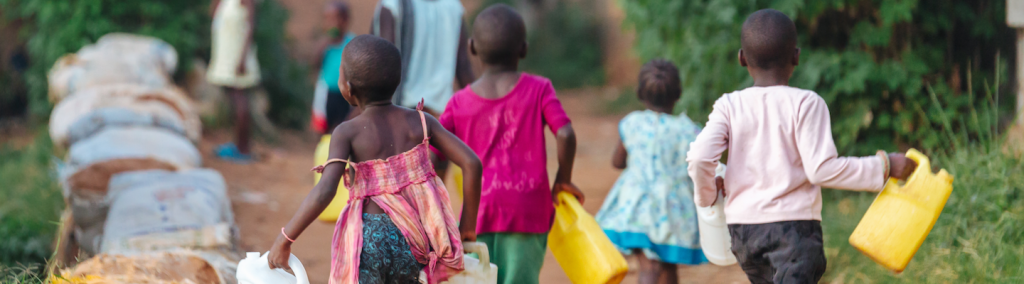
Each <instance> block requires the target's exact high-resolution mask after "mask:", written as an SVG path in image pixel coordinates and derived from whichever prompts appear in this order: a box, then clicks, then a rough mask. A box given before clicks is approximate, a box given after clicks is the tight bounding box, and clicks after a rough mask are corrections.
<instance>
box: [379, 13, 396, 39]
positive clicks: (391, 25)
mask: <svg viewBox="0 0 1024 284" xmlns="http://www.w3.org/2000/svg"><path fill="white" fill-rule="evenodd" d="M378 21H380V23H378V25H380V37H381V38H384V39H386V40H387V41H390V42H391V43H395V16H394V14H391V10H390V9H388V8H380V18H379V19H378Z"/></svg>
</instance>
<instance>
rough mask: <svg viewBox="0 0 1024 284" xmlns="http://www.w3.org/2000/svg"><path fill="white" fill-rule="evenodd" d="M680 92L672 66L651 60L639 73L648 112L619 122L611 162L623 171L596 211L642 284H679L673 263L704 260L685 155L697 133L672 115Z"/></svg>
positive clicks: (683, 118)
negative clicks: (633, 261) (633, 262)
mask: <svg viewBox="0 0 1024 284" xmlns="http://www.w3.org/2000/svg"><path fill="white" fill-rule="evenodd" d="M681 94H682V87H681V85H680V80H679V71H678V70H677V69H676V67H675V65H673V64H672V63H670V62H668V61H664V60H657V59H656V60H652V61H651V62H648V63H647V64H645V65H644V66H643V68H642V69H641V70H640V80H639V86H638V87H637V96H638V97H639V99H640V101H641V102H642V103H643V104H644V106H645V107H646V108H647V109H646V110H641V111H634V112H632V113H630V114H629V115H627V116H626V117H625V118H623V119H622V121H621V122H619V135H620V137H619V138H620V139H621V140H620V142H619V146H618V147H617V149H616V150H615V156H614V157H613V158H612V164H613V165H614V166H615V167H616V168H619V169H624V171H622V174H621V175H620V176H619V180H618V181H617V182H616V183H615V186H614V187H613V188H612V190H611V192H610V193H609V194H608V197H607V198H606V199H605V200H604V205H602V206H601V211H600V212H598V213H597V221H598V223H600V224H601V228H602V229H604V232H605V234H607V235H608V238H609V239H611V240H612V242H613V243H615V245H616V246H617V247H618V248H619V250H621V251H622V252H623V253H624V254H626V255H636V256H637V257H638V259H639V261H640V275H639V276H640V279H639V280H640V283H658V278H660V277H661V276H666V277H667V278H668V280H669V283H676V281H678V276H677V275H676V265H680V264H687V265H697V264H701V263H704V262H707V259H706V258H704V254H703V253H702V252H701V250H700V240H699V236H698V234H697V215H696V214H697V213H696V210H695V208H694V203H693V182H691V181H690V177H689V175H687V171H686V166H687V163H686V151H687V150H689V146H690V142H692V141H693V140H694V139H695V138H696V137H697V133H698V132H700V127H699V126H697V125H696V124H694V123H693V121H690V119H689V118H687V117H686V115H678V116H676V115H672V108H673V106H675V104H676V101H678V100H679V97H680V96H681Z"/></svg>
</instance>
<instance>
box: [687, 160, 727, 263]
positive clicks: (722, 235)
mask: <svg viewBox="0 0 1024 284" xmlns="http://www.w3.org/2000/svg"><path fill="white" fill-rule="evenodd" d="M715 176H716V177H724V176H725V165H722V164H718V168H716V169H715ZM694 194H696V192H694ZM717 198H718V199H716V201H715V204H714V205H711V206H709V207H700V206H697V230H698V231H699V232H700V233H699V234H700V247H701V250H703V251H704V257H706V258H707V259H708V261H710V262H711V263H714V264H717V265H721V266H726V265H733V264H735V263H736V256H735V255H733V254H732V237H731V236H730V235H729V227H728V225H727V224H726V223H725V196H723V195H722V193H721V192H719V193H718V197H717Z"/></svg>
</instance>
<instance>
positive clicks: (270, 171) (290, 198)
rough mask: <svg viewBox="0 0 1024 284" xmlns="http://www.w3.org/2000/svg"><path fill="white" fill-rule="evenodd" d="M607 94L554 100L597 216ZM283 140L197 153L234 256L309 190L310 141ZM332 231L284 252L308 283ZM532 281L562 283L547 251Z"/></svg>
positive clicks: (260, 244) (316, 276)
mask: <svg viewBox="0 0 1024 284" xmlns="http://www.w3.org/2000/svg"><path fill="white" fill-rule="evenodd" d="M599 93H608V94H606V95H599ZM614 93H616V92H599V91H576V92H572V93H571V94H567V95H563V96H562V101H563V104H564V105H565V108H566V111H567V112H568V113H569V116H570V117H571V118H572V120H573V127H574V128H575V130H576V135H577V139H578V141H579V142H578V144H579V146H578V147H577V153H576V164H575V166H574V168H573V171H574V174H573V176H574V177H573V181H574V182H575V183H576V185H578V186H579V187H580V188H581V189H582V190H583V191H584V193H585V194H586V195H587V200H586V203H585V204H584V207H585V208H586V209H587V211H589V212H590V213H591V214H594V213H597V210H598V209H600V207H601V203H602V202H603V200H604V198H605V195H607V193H608V191H609V190H610V189H611V186H612V184H613V183H614V182H615V180H616V178H617V177H618V175H619V172H618V171H617V170H615V169H613V168H612V167H611V155H612V152H613V150H614V147H615V145H616V144H615V143H616V137H617V135H618V131H617V129H616V125H617V123H618V121H619V119H621V118H622V115H603V114H601V112H600V111H598V110H601V109H603V107H604V104H605V103H604V102H605V101H607V100H608V99H609V98H608V96H609V95H613V94H614ZM286 136H287V137H282V140H281V141H279V143H277V145H278V146H273V147H271V146H267V145H265V144H259V145H257V147H256V151H257V153H259V154H261V155H262V156H264V158H263V159H262V160H261V161H260V162H258V163H254V164H251V165H235V164H231V163H227V162H223V161H220V160H218V159H216V158H215V157H212V156H211V155H210V153H211V152H212V149H213V147H214V145H216V144H218V143H222V142H226V141H228V140H230V139H231V137H230V136H229V135H228V134H227V133H224V132H219V133H212V134H209V135H206V139H205V140H204V141H203V143H202V145H201V148H202V150H203V152H204V153H205V155H206V157H205V158H206V159H205V160H206V161H207V166H209V167H211V168H214V169H217V170H219V171H220V172H221V173H223V174H224V177H225V178H226V179H227V182H228V184H229V192H230V194H231V197H232V205H233V206H234V210H235V218H236V220H237V222H238V225H239V227H240V228H241V234H242V248H243V249H245V250H246V251H261V252H262V251H267V250H269V249H270V245H271V244H272V243H273V241H274V239H275V238H276V237H277V235H278V234H280V228H281V226H284V224H285V223H287V222H288V220H289V219H290V218H291V217H292V214H294V213H295V211H296V210H297V209H298V206H299V204H301V203H302V200H303V199H304V198H305V197H306V194H307V193H309V191H310V189H312V187H313V175H312V173H310V172H309V169H310V168H311V167H312V166H313V149H314V147H315V144H316V140H315V139H314V137H312V136H310V135H309V134H300V133H292V134H291V135H286ZM552 141H553V139H551V137H550V135H549V139H548V142H549V143H548V156H549V159H548V160H549V161H551V162H550V163H549V166H548V168H549V171H551V172H552V174H553V173H554V171H555V168H556V167H557V162H555V148H554V144H553V143H551V142H552ZM452 196H454V194H453V195H452ZM455 203H457V202H455ZM453 206H456V207H458V206H459V205H453ZM455 210H459V209H458V208H456V209H455ZM333 230H334V224H333V223H332V224H328V223H322V222H315V223H314V224H312V225H310V227H309V228H308V229H307V230H306V231H305V232H304V233H303V234H302V236H301V237H300V238H299V239H298V241H297V242H296V243H295V244H294V245H293V246H292V250H293V251H292V253H294V254H295V255H296V256H298V257H299V259H301V260H302V262H303V264H304V265H305V267H306V269H307V271H308V272H309V275H311V279H310V280H311V282H312V283H327V274H328V272H329V271H330V256H331V252H330V244H331V237H332V234H333ZM627 259H629V258H627ZM629 262H630V273H629V275H628V277H627V278H626V280H625V281H624V282H623V283H636V267H637V265H636V261H635V260H633V259H629ZM679 277H680V282H681V283H747V280H746V278H745V276H744V275H743V272H742V270H740V269H739V267H737V266H735V265H734V266H729V267H719V266H715V265H710V264H706V265H701V266H687V267H680V268H679ZM540 279H541V283H545V284H549V283H552V284H553V283H570V282H569V279H568V278H566V276H565V273H564V272H563V271H562V268H561V266H559V265H558V262H557V261H556V260H555V258H554V257H553V256H552V255H551V253H550V251H549V252H548V255H547V258H546V259H545V260H544V267H543V269H542V270H541V275H540Z"/></svg>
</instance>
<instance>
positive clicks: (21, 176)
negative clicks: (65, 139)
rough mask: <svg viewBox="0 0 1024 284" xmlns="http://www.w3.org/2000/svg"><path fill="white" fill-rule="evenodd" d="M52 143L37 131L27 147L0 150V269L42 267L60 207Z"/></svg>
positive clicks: (61, 204) (55, 226)
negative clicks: (0, 182) (52, 167)
mask: <svg viewBox="0 0 1024 284" xmlns="http://www.w3.org/2000/svg"><path fill="white" fill-rule="evenodd" d="M52 145H53V143H51V142H50V139H49V137H48V136H47V135H46V132H45V131H39V134H38V135H36V138H35V139H34V140H33V142H32V143H31V144H29V145H28V146H24V147H18V148H15V147H14V146H13V145H12V144H5V145H2V146H0V180H2V181H4V182H3V186H0V267H17V266H19V265H26V266H32V265H43V264H45V263H46V260H47V258H48V257H50V254H51V252H52V245H53V240H54V239H53V238H54V237H55V236H56V231H57V228H58V225H57V224H56V222H59V221H60V212H61V210H62V209H63V207H64V199H63V196H62V195H61V190H60V187H59V186H58V185H57V181H56V180H57V179H56V176H55V175H54V173H53V171H51V169H50V163H51V160H52V159H53V156H52V154H51V153H52V151H53V146H52Z"/></svg>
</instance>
